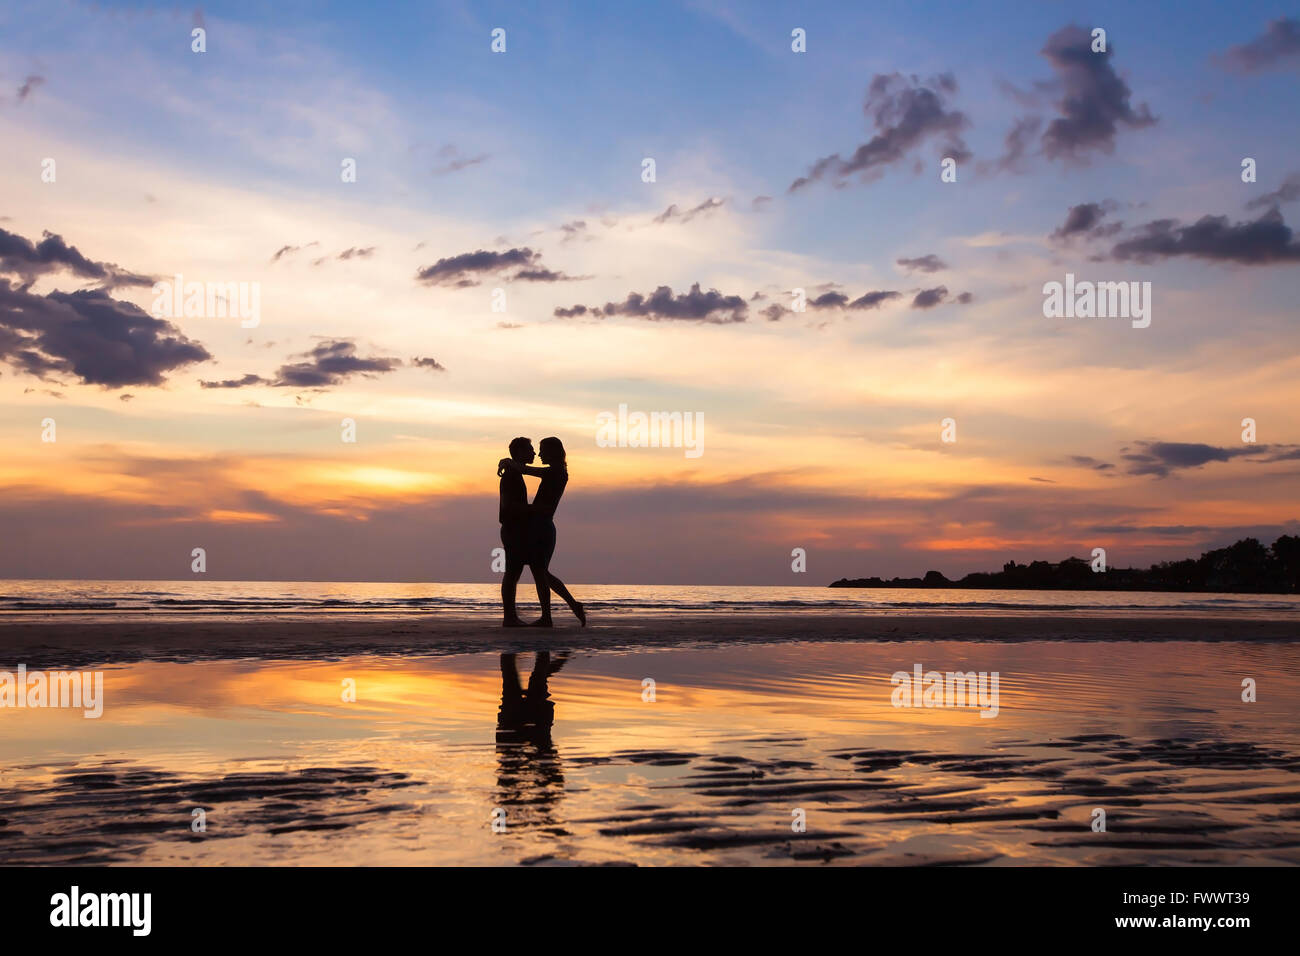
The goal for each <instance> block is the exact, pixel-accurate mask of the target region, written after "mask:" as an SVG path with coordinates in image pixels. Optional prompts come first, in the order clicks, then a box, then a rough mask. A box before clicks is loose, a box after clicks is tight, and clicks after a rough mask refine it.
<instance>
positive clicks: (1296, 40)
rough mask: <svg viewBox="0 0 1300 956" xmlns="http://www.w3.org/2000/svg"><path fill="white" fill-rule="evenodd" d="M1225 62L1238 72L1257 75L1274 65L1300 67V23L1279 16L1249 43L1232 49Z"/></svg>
mask: <svg viewBox="0 0 1300 956" xmlns="http://www.w3.org/2000/svg"><path fill="white" fill-rule="evenodd" d="M1221 62H1222V63H1223V65H1224V66H1225V67H1227V68H1228V69H1230V70H1234V71H1236V72H1238V73H1257V72H1259V71H1261V70H1267V69H1270V68H1271V67H1274V66H1280V67H1283V68H1290V69H1296V68H1297V67H1300V20H1294V19H1290V18H1288V17H1279V18H1278V19H1276V20H1273V21H1272V22H1270V23H1269V25H1268V27H1267V28H1265V30H1264V33H1263V34H1262V35H1260V36H1258V37H1256V38H1255V39H1253V40H1251V41H1250V42H1249V43H1243V44H1241V45H1239V46H1234V47H1230V48H1229V49H1228V51H1227V52H1226V53H1224V54H1223V56H1222V58H1221Z"/></svg>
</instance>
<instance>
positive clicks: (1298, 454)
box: [1120, 441, 1300, 478]
mask: <svg viewBox="0 0 1300 956" xmlns="http://www.w3.org/2000/svg"><path fill="white" fill-rule="evenodd" d="M1135 444H1136V445H1137V446H1138V448H1139V449H1140V451H1128V450H1125V453H1124V454H1122V455H1120V457H1121V458H1123V459H1124V460H1125V461H1127V462H1128V463H1129V465H1128V468H1127V471H1128V473H1129V474H1130V475H1154V476H1155V477H1157V478H1165V477H1167V476H1169V475H1170V474H1172V473H1173V472H1175V471H1179V470H1181V469H1184V468H1200V467H1201V466H1202V465H1207V464H1209V463H1210V462H1216V461H1217V462H1224V461H1232V460H1233V459H1234V458H1248V459H1251V460H1257V461H1262V462H1276V461H1295V460H1297V459H1300V446H1297V445H1240V446H1234V447H1232V448H1220V447H1217V446H1215V445H1205V444H1202V443H1200V442H1176V441H1173V442H1171V441H1140V442H1135Z"/></svg>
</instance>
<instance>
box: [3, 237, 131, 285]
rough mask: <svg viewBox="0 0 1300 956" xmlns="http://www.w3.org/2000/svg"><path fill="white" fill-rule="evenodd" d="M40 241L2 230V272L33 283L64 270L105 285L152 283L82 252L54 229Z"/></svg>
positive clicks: (25, 282) (25, 283) (28, 283)
mask: <svg viewBox="0 0 1300 956" xmlns="http://www.w3.org/2000/svg"><path fill="white" fill-rule="evenodd" d="M42 236H43V238H42V239H41V241H40V242H37V243H33V242H32V241H31V240H29V239H27V238H25V237H23V236H19V235H16V234H15V233H12V232H9V231H7V230H5V229H0V273H8V274H10V275H15V276H18V277H19V278H20V279H22V280H23V284H24V285H30V284H31V283H32V281H33V280H35V278H36V277H37V276H40V275H45V274H48V273H52V272H59V271H62V270H64V269H66V270H67V271H69V272H71V273H72V274H73V275H76V276H80V277H81V278H83V279H94V280H96V281H98V282H99V283H100V284H101V286H102V287H103V288H116V287H118V286H149V285H153V279H152V278H150V277H149V276H142V275H135V274H134V273H130V272H126V271H125V270H123V269H120V268H119V267H118V266H116V265H114V264H112V263H111V262H95V261H93V260H91V259H88V258H86V257H85V256H84V255H82V254H81V252H80V250H78V249H77V247H76V246H70V245H68V244H67V243H66V242H64V241H63V237H62V236H58V235H55V234H54V233H52V232H45V233H42Z"/></svg>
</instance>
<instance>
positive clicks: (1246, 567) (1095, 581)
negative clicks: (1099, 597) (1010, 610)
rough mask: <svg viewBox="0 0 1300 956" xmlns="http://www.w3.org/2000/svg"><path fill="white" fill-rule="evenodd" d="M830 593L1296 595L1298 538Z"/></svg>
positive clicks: (870, 582)
mask: <svg viewBox="0 0 1300 956" xmlns="http://www.w3.org/2000/svg"><path fill="white" fill-rule="evenodd" d="M831 587H833V588H995V589H1007V590H1026V591H1033V590H1051V591H1221V592H1228V593H1233V592H1240V593H1245V594H1297V593H1300V537H1296V536H1294V535H1287V534H1284V535H1282V537H1280V538H1278V539H1277V540H1276V541H1274V542H1273V545H1272V547H1267V548H1266V547H1265V546H1264V545H1262V544H1260V543H1259V541H1257V540H1256V539H1255V538H1243V539H1242V540H1240V541H1238V542H1237V543H1236V544H1233V545H1229V546H1228V547H1226V548H1219V549H1218V550H1216V551H1207V552H1205V554H1203V555H1201V556H1200V557H1199V558H1186V559H1184V560H1182V561H1162V562H1160V563H1159V564H1153V565H1151V567H1150V568H1148V569H1146V570H1142V569H1141V568H1107V569H1106V570H1105V571H1093V570H1092V565H1091V563H1090V562H1088V561H1085V560H1083V559H1082V558H1073V557H1071V558H1066V559H1065V560H1064V561H1062V562H1060V563H1059V564H1053V563H1052V562H1050V561H1032V562H1030V563H1029V564H1016V562H1014V561H1008V562H1007V563H1006V564H1004V565H1003V566H1002V570H1001V571H976V572H973V573H971V574H968V575H966V576H965V577H964V578H962V579H961V580H959V581H949V580H948V579H947V578H946V577H944V576H943V575H942V574H940V573H939V572H938V571H927V572H926V574H925V577H923V578H891V579H889V580H888V581H886V580H882V579H881V578H853V579H849V578H840V579H839V580H838V581H836V582H835V583H834V584H832V585H831Z"/></svg>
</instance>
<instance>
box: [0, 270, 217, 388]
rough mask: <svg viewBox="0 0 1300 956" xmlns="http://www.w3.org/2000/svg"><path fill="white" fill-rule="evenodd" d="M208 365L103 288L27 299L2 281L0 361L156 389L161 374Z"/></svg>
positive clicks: (170, 330) (158, 323)
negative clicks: (203, 363) (197, 364)
mask: <svg viewBox="0 0 1300 956" xmlns="http://www.w3.org/2000/svg"><path fill="white" fill-rule="evenodd" d="M210 358H212V356H211V355H210V354H209V353H208V350H207V349H205V348H204V347H203V346H202V345H200V344H199V343H198V342H193V341H191V340H190V339H188V338H186V337H185V335H183V334H182V333H181V331H180V330H179V329H178V328H176V326H174V325H172V324H171V323H170V322H168V321H167V320H165V319H159V318H155V317H154V316H151V315H149V314H148V313H147V312H145V311H144V310H143V309H141V308H140V307H139V306H136V305H133V304H131V303H130V302H119V301H118V300H116V299H114V298H112V297H111V296H110V295H109V294H108V292H107V291H106V290H104V289H84V290H81V291H79V292H51V293H49V294H48V295H44V296H39V295H32V294H31V293H29V292H27V291H26V290H25V289H19V288H13V287H11V286H10V284H9V282H8V280H5V279H0V361H4V362H6V363H7V364H9V365H10V366H11V367H13V368H14V369H15V370H17V371H20V372H25V373H27V374H29V375H34V376H36V377H37V378H42V379H43V378H47V377H49V376H51V375H73V376H76V378H78V379H79V380H80V381H82V382H84V383H85V384H87V385H103V386H104V387H106V388H121V387H123V386H126V385H161V384H163V382H164V381H166V373H168V372H172V371H175V370H176V369H180V368H184V367H185V366H187V365H192V364H194V363H196V362H206V361H207V360H209V359H210Z"/></svg>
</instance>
